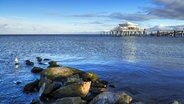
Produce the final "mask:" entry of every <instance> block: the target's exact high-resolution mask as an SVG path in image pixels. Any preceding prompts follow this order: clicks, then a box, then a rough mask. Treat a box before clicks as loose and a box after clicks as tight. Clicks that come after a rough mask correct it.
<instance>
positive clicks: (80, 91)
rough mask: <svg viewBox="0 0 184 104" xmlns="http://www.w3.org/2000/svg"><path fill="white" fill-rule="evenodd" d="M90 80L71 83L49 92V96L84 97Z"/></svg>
mask: <svg viewBox="0 0 184 104" xmlns="http://www.w3.org/2000/svg"><path fill="white" fill-rule="evenodd" d="M90 86H91V82H90V81H89V82H82V83H73V84H70V85H67V86H64V87H61V88H59V89H57V90H56V91H54V92H52V93H51V96H53V97H55V98H62V97H77V96H80V97H85V96H86V95H87V94H88V92H89V89H90Z"/></svg>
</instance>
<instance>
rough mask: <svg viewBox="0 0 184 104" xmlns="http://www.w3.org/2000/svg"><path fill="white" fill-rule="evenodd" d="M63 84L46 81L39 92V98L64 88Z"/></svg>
mask: <svg viewBox="0 0 184 104" xmlns="http://www.w3.org/2000/svg"><path fill="white" fill-rule="evenodd" d="M62 86H63V84H62V83H60V82H52V81H51V80H49V79H45V81H44V83H43V84H42V85H41V87H40V90H39V96H42V97H43V96H45V95H49V94H50V93H51V92H52V91H55V90H57V89H59V88H60V87H62Z"/></svg>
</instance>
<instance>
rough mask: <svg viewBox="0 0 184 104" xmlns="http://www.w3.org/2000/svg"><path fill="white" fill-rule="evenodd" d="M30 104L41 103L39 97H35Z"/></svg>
mask: <svg viewBox="0 0 184 104" xmlns="http://www.w3.org/2000/svg"><path fill="white" fill-rule="evenodd" d="M30 104H41V103H40V100H39V99H33V100H32V101H31V103H30Z"/></svg>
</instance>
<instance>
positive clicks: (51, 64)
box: [48, 61, 60, 68]
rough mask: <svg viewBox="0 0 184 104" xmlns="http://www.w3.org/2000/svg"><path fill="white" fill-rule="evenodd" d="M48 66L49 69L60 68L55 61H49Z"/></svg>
mask: <svg viewBox="0 0 184 104" xmlns="http://www.w3.org/2000/svg"><path fill="white" fill-rule="evenodd" d="M48 64H49V66H48V68H51V67H60V66H59V65H58V64H57V62H56V61H50V62H49V63H48Z"/></svg>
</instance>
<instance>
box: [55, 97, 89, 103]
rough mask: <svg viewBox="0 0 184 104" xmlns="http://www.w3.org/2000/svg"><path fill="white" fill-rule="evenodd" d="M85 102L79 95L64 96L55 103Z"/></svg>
mask: <svg viewBox="0 0 184 104" xmlns="http://www.w3.org/2000/svg"><path fill="white" fill-rule="evenodd" d="M85 103H86V102H85V101H84V100H82V99H81V97H65V98H61V99H58V100H56V103H55V104H85Z"/></svg>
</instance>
